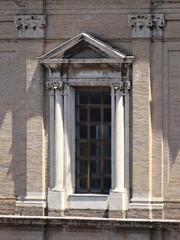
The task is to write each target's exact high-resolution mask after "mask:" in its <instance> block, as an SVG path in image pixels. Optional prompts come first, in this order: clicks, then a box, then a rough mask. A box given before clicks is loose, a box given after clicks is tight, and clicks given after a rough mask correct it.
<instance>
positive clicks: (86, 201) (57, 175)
mask: <svg viewBox="0 0 180 240" xmlns="http://www.w3.org/2000/svg"><path fill="white" fill-rule="evenodd" d="M83 61H84V60H83ZM46 64H47V63H46ZM73 64H74V63H72V65H73ZM84 64H86V65H88V63H79V61H78V63H77V64H76V65H75V66H76V67H78V68H79V67H80V66H82V65H84ZM102 64H103V65H104V63H103V62H102V63H99V64H98V65H99V66H101V65H102ZM115 64H116V65H117V62H116V63H115ZM130 65H131V63H130V62H129V63H128V62H127V63H123V64H122V63H118V71H117V72H114V73H109V74H108V77H104V76H103V74H102V76H99V74H98V75H97V77H96V71H94V73H92V72H91V75H92V76H93V77H91V76H87V77H86V78H85V79H84V78H81V79H77V78H69V79H68V81H67V78H66V76H61V72H63V71H62V69H61V67H62V65H61V64H59V65H57V66H56V69H54V64H52V65H51V64H48V69H49V71H48V72H49V73H48V80H47V81H46V87H47V89H48V91H49V103H50V137H49V140H50V142H53V144H49V147H50V149H49V150H50V166H51V173H50V188H49V193H48V206H49V208H50V209H51V208H52V209H59V210H64V209H65V208H68V209H83V208H84V209H107V208H108V207H109V210H118V209H121V210H126V209H127V208H128V198H129V197H128V192H129V191H128V185H129V183H128V181H129V173H128V170H129V164H128V161H129V156H128V153H129V146H128V139H129V90H130V87H131V86H130V72H129V71H130ZM96 66H97V64H96ZM122 66H123V68H126V69H127V75H126V77H123V76H122V72H121V70H122ZM116 68H117V67H116ZM101 77H102V80H101ZM97 79H98V80H97ZM88 85H91V86H98V85H99V86H101V85H102V86H108V87H111V94H112V140H111V141H112V156H111V157H112V189H111V191H110V194H109V195H103V194H102V195H101V194H74V184H75V148H74V142H73V141H72V142H71V143H70V145H71V151H70V153H69V152H68V151H69V150H68V148H67V139H66V137H67V136H66V133H67V132H68V134H69V136H71V139H73V138H74V134H75V133H74V132H75V124H72V123H68V119H71V121H72V122H73V121H74V120H73V119H74V112H75V110H74V88H75V87H76V86H88ZM115 96H116V97H115ZM63 98H64V106H63ZM124 106H126V107H124ZM68 109H71V111H69V113H68V114H67V112H68ZM114 109H115V110H114ZM63 110H64V111H63ZM53 117H55V119H53ZM124 118H125V120H124ZM63 119H64V121H63ZM124 121H125V126H124ZM74 123H75V122H74ZM117 123H119V124H117ZM53 125H54V126H53ZM61 136H63V137H61ZM69 136H68V137H69ZM125 140H126V142H125ZM58 146H61V147H62V148H61V149H60V148H59V147H58ZM64 161H65V162H64ZM67 169H71V170H70V172H71V174H70V175H69V176H66V175H65V174H67V175H68V172H67ZM125 169H126V170H125Z"/></svg>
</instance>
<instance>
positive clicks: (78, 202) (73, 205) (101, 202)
mask: <svg viewBox="0 0 180 240" xmlns="http://www.w3.org/2000/svg"><path fill="white" fill-rule="evenodd" d="M108 198H109V195H100V194H70V195H69V196H68V200H67V208H69V209H98V210H106V209H108V200H109V199H108Z"/></svg>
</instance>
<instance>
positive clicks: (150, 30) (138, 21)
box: [128, 14, 165, 38]
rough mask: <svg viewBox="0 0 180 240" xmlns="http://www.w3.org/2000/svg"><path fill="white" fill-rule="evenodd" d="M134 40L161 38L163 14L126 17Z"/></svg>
mask: <svg viewBox="0 0 180 240" xmlns="http://www.w3.org/2000/svg"><path fill="white" fill-rule="evenodd" d="M128 23H129V26H130V27H132V36H133V37H134V38H149V37H152V36H153V37H161V36H162V29H163V27H164V26H165V20H164V15H163V14H132V15H129V16H128Z"/></svg>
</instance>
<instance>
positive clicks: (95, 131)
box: [90, 125, 100, 140]
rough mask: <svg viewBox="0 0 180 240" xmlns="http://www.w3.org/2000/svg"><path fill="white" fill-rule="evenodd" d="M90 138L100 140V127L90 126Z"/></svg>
mask: <svg viewBox="0 0 180 240" xmlns="http://www.w3.org/2000/svg"><path fill="white" fill-rule="evenodd" d="M90 138H91V139H96V140H98V139H99V138H100V125H93V126H90Z"/></svg>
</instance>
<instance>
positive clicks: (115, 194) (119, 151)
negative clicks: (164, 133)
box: [109, 81, 128, 211]
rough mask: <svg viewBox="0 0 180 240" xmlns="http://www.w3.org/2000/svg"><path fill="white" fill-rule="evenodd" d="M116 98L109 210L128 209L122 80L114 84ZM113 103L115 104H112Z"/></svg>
mask: <svg viewBox="0 0 180 240" xmlns="http://www.w3.org/2000/svg"><path fill="white" fill-rule="evenodd" d="M114 92H115V98H114V104H115V115H114V120H115V131H113V133H114V134H113V136H114V144H115V149H114V150H115V154H114V155H113V157H114V160H115V161H114V166H113V170H114V171H113V173H112V175H114V176H113V185H112V190H111V193H110V198H109V210H112V211H115V210H122V211H124V210H126V209H127V205H128V191H127V189H126V187H125V155H124V150H125V149H124V146H125V139H124V133H125V126H124V114H125V112H124V83H123V81H120V82H119V83H118V84H116V85H115V86H114ZM112 101H113V100H112ZM112 105H113V104H112Z"/></svg>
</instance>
